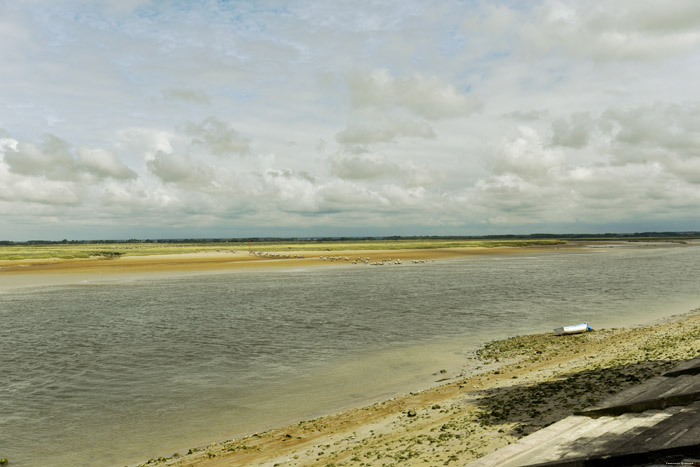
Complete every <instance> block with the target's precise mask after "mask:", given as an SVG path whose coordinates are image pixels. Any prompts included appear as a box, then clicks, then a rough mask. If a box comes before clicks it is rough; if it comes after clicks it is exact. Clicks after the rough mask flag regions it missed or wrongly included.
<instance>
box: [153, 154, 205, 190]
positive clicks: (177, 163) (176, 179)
mask: <svg viewBox="0 0 700 467" xmlns="http://www.w3.org/2000/svg"><path fill="white" fill-rule="evenodd" d="M146 165H147V166H148V168H149V170H150V171H151V172H152V173H153V174H154V175H155V176H156V177H158V178H160V179H161V180H162V181H163V182H165V183H172V184H176V185H178V184H179V185H189V186H191V187H202V186H206V185H209V184H211V183H212V182H213V181H214V180H215V173H214V170H213V169H212V168H211V167H209V166H207V165H205V164H202V163H197V162H195V161H193V160H192V158H190V157H189V156H188V155H186V154H179V153H171V154H166V153H164V152H162V151H158V152H157V153H156V154H155V156H154V158H153V159H152V160H149V161H148V162H147V163H146Z"/></svg>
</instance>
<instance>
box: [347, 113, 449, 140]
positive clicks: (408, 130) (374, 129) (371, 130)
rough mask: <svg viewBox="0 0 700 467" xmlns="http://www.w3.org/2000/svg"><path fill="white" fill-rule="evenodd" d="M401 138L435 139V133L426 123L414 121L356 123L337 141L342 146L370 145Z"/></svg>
mask: <svg viewBox="0 0 700 467" xmlns="http://www.w3.org/2000/svg"><path fill="white" fill-rule="evenodd" d="M399 136H411V137H416V138H426V139H432V138H435V132H434V131H433V129H432V128H431V127H430V125H428V124H427V123H425V122H419V121H412V120H389V119H383V120H382V121H381V122H368V123H355V124H351V125H348V127H347V128H345V129H344V130H343V131H340V132H338V133H337V134H336V136H335V139H336V141H338V142H339V143H340V144H351V145H353V144H359V145H363V144H369V143H388V142H392V141H394V140H395V139H396V138H397V137H399Z"/></svg>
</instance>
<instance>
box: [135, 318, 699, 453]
mask: <svg viewBox="0 0 700 467" xmlns="http://www.w3.org/2000/svg"><path fill="white" fill-rule="evenodd" d="M699 350H700V309H697V310H694V311H691V312H689V313H686V314H683V315H676V316H672V317H670V318H666V319H664V320H662V321H660V322H658V323H656V324H652V325H645V326H639V327H634V328H618V329H603V330H599V331H594V332H589V333H585V334H579V335H571V336H555V335H553V334H537V335H528V336H518V337H513V338H510V339H506V340H501V341H496V342H493V343H490V344H486V346H484V347H483V348H482V349H481V350H480V351H479V352H477V354H476V355H475V356H474V363H475V367H476V368H477V369H476V371H474V372H473V374H471V375H462V376H458V377H456V378H455V377H451V376H450V375H445V378H444V379H445V380H446V381H443V382H442V384H441V385H438V386H436V387H433V388H431V389H427V390H424V391H421V392H417V393H410V394H405V395H402V396H400V397H396V398H393V399H390V400H387V401H384V402H380V403H376V404H373V405H369V406H366V407H362V408H357V409H353V410H349V411H346V412H342V413H337V414H332V415H328V416H325V417H320V418H317V419H313V420H305V421H301V422H299V423H298V424H294V425H289V426H286V427H282V428H278V429H274V430H271V431H267V432H264V433H257V434H254V435H252V436H248V437H245V438H242V439H234V440H225V441H219V442H216V443H212V444H211V445H209V446H199V447H192V448H190V449H187V450H184V451H183V452H180V453H176V454H174V455H173V456H170V457H168V458H166V457H161V458H160V459H151V460H150V461H147V462H146V463H144V464H142V465H182V466H200V465H201V466H212V467H213V466H244V465H245V466H248V465H266V466H275V465H280V466H307V465H312V466H326V465H335V466H345V465H347V466H362V465H387V466H390V465H392V466H403V465H449V464H452V463H453V465H465V464H468V463H469V462H470V461H473V460H476V459H477V458H479V457H482V456H484V455H486V454H488V453H490V452H493V451H495V450H496V449H498V448H500V447H502V446H505V445H507V444H510V443H512V442H514V441H516V440H517V439H519V438H521V437H523V436H526V435H527V434H529V433H532V432H534V431H536V430H538V429H540V428H543V427H545V426H547V425H549V424H551V423H554V422H556V421H558V420H561V419H563V418H565V417H567V416H569V415H572V414H573V413H574V412H575V411H577V410H579V409H581V408H584V407H586V406H589V405H592V404H594V403H595V402H597V401H600V400H602V399H604V398H607V397H609V396H610V395H611V394H614V393H617V392H620V391H622V390H624V389H626V388H628V387H630V386H632V385H635V384H638V383H640V382H641V381H644V380H646V379H649V378H651V377H653V376H657V375H659V374H661V373H663V372H664V371H667V370H668V369H670V368H672V367H673V366H675V365H677V363H678V362H679V361H682V360H685V359H689V358H693V357H695V356H697V353H698V351H699ZM440 376H441V375H437V376H436V378H438V379H441V378H440Z"/></svg>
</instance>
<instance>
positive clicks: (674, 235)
mask: <svg viewBox="0 0 700 467" xmlns="http://www.w3.org/2000/svg"><path fill="white" fill-rule="evenodd" d="M690 238H700V231H692V232H635V233H604V234H589V233H581V234H556V233H534V234H526V235H517V234H508V235H419V236H402V235H392V236H378V237H245V238H159V239H135V238H132V239H129V240H123V239H122V240H67V239H64V240H60V241H51V240H27V241H24V242H15V241H10V240H0V245H61V244H69V245H82V244H108V243H109V244H113V243H248V242H249V241H250V242H256V243H276V242H285V243H289V242H299V243H304V242H361V241H375V242H376V241H382V240H384V241H399V240H401V241H406V240H409V241H415V240H539V239H567V240H610V239H616V240H643V239H646V240H664V239H669V240H672V239H690Z"/></svg>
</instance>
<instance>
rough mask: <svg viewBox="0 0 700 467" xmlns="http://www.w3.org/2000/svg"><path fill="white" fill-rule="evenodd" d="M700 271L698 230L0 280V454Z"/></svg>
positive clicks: (305, 411) (98, 433) (631, 296)
mask: <svg viewBox="0 0 700 467" xmlns="http://www.w3.org/2000/svg"><path fill="white" fill-rule="evenodd" d="M699 277H700V248H694V247H678V248H630V249H623V248H619V249H614V250H605V251H603V250H598V251H590V252H586V253H575V254H572V253H549V254H538V255H535V256H523V255H513V256H491V257H479V258H465V259H459V260H443V261H438V262H435V263H428V264H403V265H396V266H383V267H367V266H359V265H358V266H353V267H332V268H309V269H301V270H287V271H278V270H270V271H264V272H250V271H245V272H231V273H223V274H207V275H193V276H188V277H176V278H161V279H151V280H139V281H122V282H112V283H108V282H102V283H100V282H96V283H87V284H80V285H74V286H57V287H48V288H41V289H39V288H37V289H17V290H7V291H5V292H4V293H0V326H1V330H2V337H1V338H0V371H1V374H0V457H7V458H9V459H10V461H11V462H12V465H15V466H29V465H59V466H63V465H65V466H69V465H70V466H80V465H85V466H88V465H90V466H92V465H125V464H128V463H133V462H136V461H140V460H145V459H148V458H149V457H157V456H160V455H166V456H167V455H170V454H172V453H173V452H174V451H176V450H181V449H183V448H184V449H186V448H188V447H191V446H196V445H198V444H203V443H206V442H210V441H213V440H222V439H226V438H230V437H234V436H240V435H242V434H245V433H249V432H252V431H257V430H262V429H265V428H269V427H270V426H273V425H277V424H280V423H287V422H293V421H295V420H299V419H302V418H309V417H313V416H316V415H319V414H321V413H323V412H324V411H331V410H336V409H339V408H342V407H347V406H350V405H353V404H359V403H363V402H366V401H369V400H373V399H377V398H382V397H390V396H391V395H393V394H395V393H396V392H397V391H404V390H406V388H412V387H414V386H420V385H425V384H427V383H428V382H429V381H432V380H433V379H434V378H433V377H432V376H431V372H435V371H437V370H439V369H441V368H444V367H450V368H460V366H462V365H463V364H464V363H465V362H466V358H465V357H466V355H467V354H468V351H469V350H470V349H471V348H473V346H474V345H478V344H479V343H482V342H484V341H486V340H490V339H493V338H496V337H504V336H509V335H515V334H523V333H528V332H546V331H550V330H551V329H552V328H553V327H557V326H560V325H565V324H576V323H578V322H581V321H589V322H590V323H591V324H592V325H593V326H594V327H608V326H617V325H624V324H634V323H636V322H638V321H640V320H649V319H651V318H654V317H660V316H665V315H669V314H671V313H675V312H683V311H688V310H690V309H691V308H694V307H697V306H700V282H699V279H698V278H699ZM0 280H2V277H1V276H0ZM0 285H1V284H0ZM431 378H432V379H431Z"/></svg>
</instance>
